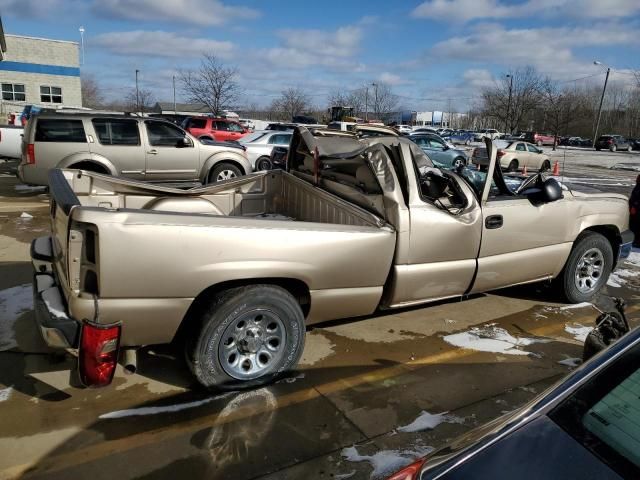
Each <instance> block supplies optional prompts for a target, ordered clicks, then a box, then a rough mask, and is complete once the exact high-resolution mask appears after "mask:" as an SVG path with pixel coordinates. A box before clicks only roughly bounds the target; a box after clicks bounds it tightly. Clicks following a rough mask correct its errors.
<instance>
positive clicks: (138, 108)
mask: <svg viewBox="0 0 640 480" xmlns="http://www.w3.org/2000/svg"><path fill="white" fill-rule="evenodd" d="M139 72H140V70H138V69H137V68H136V111H137V112H138V113H140V91H139V90H138V73H139Z"/></svg>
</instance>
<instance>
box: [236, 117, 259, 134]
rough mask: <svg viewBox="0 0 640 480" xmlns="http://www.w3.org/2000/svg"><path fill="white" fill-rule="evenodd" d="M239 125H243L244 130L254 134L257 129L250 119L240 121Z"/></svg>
mask: <svg viewBox="0 0 640 480" xmlns="http://www.w3.org/2000/svg"><path fill="white" fill-rule="evenodd" d="M238 123H239V124H240V125H242V127H243V128H246V129H247V130H249V131H250V132H253V131H254V130H255V129H256V126H255V124H254V123H253V120H250V119H248V118H241V119H240V120H238Z"/></svg>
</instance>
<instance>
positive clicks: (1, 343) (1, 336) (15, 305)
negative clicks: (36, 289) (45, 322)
mask: <svg viewBox="0 0 640 480" xmlns="http://www.w3.org/2000/svg"><path fill="white" fill-rule="evenodd" d="M32 309H33V292H32V288H31V284H25V285H18V286H17V287H11V288H7V289H6V290H2V291H0V351H3V350H9V349H11V348H14V347H17V346H18V344H17V343H16V339H15V331H14V325H15V323H16V320H18V317H20V315H22V314H23V313H24V312H28V311H29V310H32Z"/></svg>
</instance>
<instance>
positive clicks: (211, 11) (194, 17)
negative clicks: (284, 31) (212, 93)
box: [49, 0, 260, 27]
mask: <svg viewBox="0 0 640 480" xmlns="http://www.w3.org/2000/svg"><path fill="white" fill-rule="evenodd" d="M49 1H50V0H49ZM93 10H94V11H96V12H97V13H100V14H104V15H107V16H109V17H112V18H118V19H124V20H136V21H143V22H153V21H161V22H162V21H166V22H172V23H173V22H180V23H187V24H192V25H198V26H203V27H204V26H212V25H222V24H224V23H227V22H229V21H231V20H235V19H243V20H246V19H254V18H257V17H259V16H260V12H258V11H257V10H254V9H252V8H248V7H241V6H227V5H225V4H224V3H222V2H221V1H219V0H172V1H167V0H95V1H94V3H93Z"/></svg>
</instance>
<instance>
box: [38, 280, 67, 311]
mask: <svg viewBox="0 0 640 480" xmlns="http://www.w3.org/2000/svg"><path fill="white" fill-rule="evenodd" d="M42 300H43V301H44V304H45V305H46V306H47V309H48V310H49V312H50V313H52V314H53V315H55V316H56V317H58V318H69V317H68V316H67V312H66V310H65V307H64V302H63V301H62V296H61V295H60V290H58V287H52V288H49V289H47V290H45V291H43V292H42Z"/></svg>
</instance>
